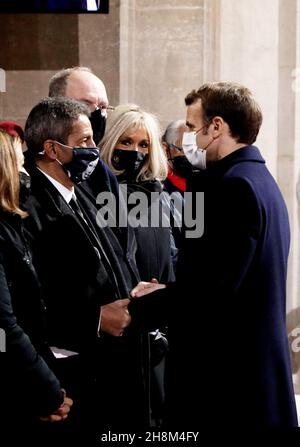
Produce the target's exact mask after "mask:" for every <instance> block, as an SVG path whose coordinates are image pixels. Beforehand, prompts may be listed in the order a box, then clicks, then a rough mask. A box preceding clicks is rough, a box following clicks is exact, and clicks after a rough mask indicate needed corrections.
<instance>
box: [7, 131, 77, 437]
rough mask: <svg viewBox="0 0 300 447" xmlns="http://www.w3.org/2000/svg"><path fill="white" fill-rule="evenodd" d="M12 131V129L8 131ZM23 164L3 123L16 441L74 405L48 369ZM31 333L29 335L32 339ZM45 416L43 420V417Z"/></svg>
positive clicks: (10, 393)
mask: <svg viewBox="0 0 300 447" xmlns="http://www.w3.org/2000/svg"><path fill="white" fill-rule="evenodd" d="M8 132H11V133H12V134H10V133H8ZM19 192H20V181H19V167H18V160H17V156H16V148H15V136H14V134H13V130H12V128H10V129H8V130H7V131H4V130H2V129H1V126H0V329H1V332H0V335H1V341H2V343H1V348H2V350H3V349H4V350H5V351H6V352H5V354H2V356H1V360H3V361H2V362H1V369H0V395H1V409H0V418H1V427H2V428H1V430H2V429H3V430H8V432H9V436H10V438H9V439H10V440H11V443H12V444H14V442H13V441H12V439H13V440H16V439H17V437H18V436H19V435H20V436H21V437H22V440H23V441H24V439H25V437H26V433H28V435H29V431H30V430H31V428H32V427H33V425H34V427H36V428H39V424H41V425H42V426H43V424H45V421H60V420H62V419H65V418H66V417H67V413H68V411H69V408H70V406H71V404H72V402H71V400H70V399H68V398H66V397H65V393H64V392H63V391H62V390H61V388H60V384H59V382H58V380H57V378H56V377H55V375H54V374H53V373H52V371H51V370H50V369H49V367H48V365H47V363H46V362H45V360H44V359H43V358H42V356H41V355H39V354H38V352H40V353H43V356H44V357H45V358H49V359H50V357H51V352H50V350H48V349H47V347H46V343H45V338H44V333H43V328H42V326H43V319H44V315H43V301H42V296H41V290H40V285H39V282H38V279H37V277H36V273H35V270H34V267H33V264H32V259H31V254H30V250H29V247H28V245H27V242H26V240H25V239H24V235H23V226H22V220H23V219H24V218H26V216H27V214H26V213H25V212H24V211H23V210H22V209H21V208H20V206H19ZM29 337H30V338H29ZM41 420H42V421H41Z"/></svg>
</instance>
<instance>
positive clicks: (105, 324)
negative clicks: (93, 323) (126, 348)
mask: <svg viewBox="0 0 300 447" xmlns="http://www.w3.org/2000/svg"><path fill="white" fill-rule="evenodd" d="M129 303H130V300H129V299H124V300H117V301H114V302H113V303H109V304H105V305H104V306H101V326H100V328H101V331H103V332H106V333H107V334H110V335H113V336H114V337H120V336H122V335H123V332H124V330H125V329H126V328H127V326H129V324H130V322H131V316H130V315H129V312H128V304H129Z"/></svg>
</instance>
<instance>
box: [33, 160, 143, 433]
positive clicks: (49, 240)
mask: <svg viewBox="0 0 300 447" xmlns="http://www.w3.org/2000/svg"><path fill="white" fill-rule="evenodd" d="M30 175H31V195H30V197H29V199H28V200H27V204H26V205H27V210H28V211H29V213H30V216H29V218H28V219H26V230H27V234H28V236H29V237H30V241H31V245H32V249H33V254H34V259H35V260H36V265H37V266H38V273H39V275H40V280H41V283H42V287H43V290H44V293H45V300H46V304H47V322H48V333H49V335H48V337H49V342H50V345H51V346H53V345H54V346H57V347H59V348H65V349H69V350H72V351H75V352H79V353H80V355H79V359H78V364H76V361H77V360H76V357H75V358H73V359H72V358H71V359H70V360H68V361H67V362H65V361H60V360H58V361H57V371H58V376H59V377H60V378H62V383H63V384H64V385H65V388H66V390H67V392H69V390H71V392H69V394H71V397H72V396H73V397H74V400H75V401H78V399H83V403H84V407H83V413H82V415H83V416H84V413H85V416H87V418H88V419H92V416H94V417H95V419H96V421H95V423H96V425H97V428H98V432H99V430H100V427H106V428H107V427H108V426H112V425H114V426H115V427H120V426H123V427H124V426H126V427H141V426H145V424H146V422H147V413H148V408H147V405H146V400H147V397H146V394H145V392H146V390H145V376H144V366H143V365H144V363H143V355H144V354H143V341H142V339H141V337H140V334H141V331H140V328H139V327H132V328H131V327H129V328H128V330H127V331H126V333H125V334H124V336H123V337H112V336H109V335H106V334H103V333H102V334H101V336H100V338H98V337H97V335H96V334H97V327H98V319H99V314H100V306H101V305H103V304H106V303H109V302H112V301H114V300H116V299H119V298H127V297H128V294H129V291H130V290H131V288H132V287H133V286H135V285H136V283H137V281H138V277H137V275H138V272H137V274H135V270H136V267H134V255H135V245H134V244H135V239H134V238H129V239H128V238H127V236H125V242H124V245H121V244H120V243H119V239H118V237H117V235H118V232H113V231H112V230H111V229H110V228H100V227H99V226H98V225H97V221H96V215H97V209H96V208H95V202H94V201H93V200H92V199H90V193H89V192H88V191H87V190H86V189H85V188H84V187H82V186H79V187H75V193H76V197H77V200H78V202H79V203H80V205H81V208H83V209H84V211H85V213H86V215H88V218H89V220H90V222H91V223H92V224H93V227H94V230H95V232H96V233H97V235H98V238H99V240H100V241H101V243H102V245H103V246H104V247H105V252H106V254H107V256H108V258H109V260H110V263H111V265H112V267H113V270H114V274H115V275H114V276H115V279H114V277H113V275H111V272H107V271H106V266H105V264H104V263H103V262H102V259H99V256H98V255H97V253H96V251H95V248H94V242H93V241H91V240H90V239H89V237H88V236H87V234H86V231H85V229H84V228H83V227H82V225H81V223H80V221H79V220H78V218H77V217H76V216H75V215H74V213H73V212H72V210H71V209H70V207H69V206H68V204H67V203H66V202H65V200H64V199H63V197H62V196H61V194H60V193H59V192H58V191H57V189H56V188H55V187H54V186H53V185H52V183H51V182H50V181H49V180H48V179H47V178H46V177H45V176H44V174H43V173H41V172H40V171H39V170H38V169H37V168H36V167H31V168H30ZM100 252H101V250H100ZM66 363H68V365H67V364H66ZM76 375H77V376H78V375H80V377H78V379H79V382H80V383H79V384H78V381H75V383H73V382H74V380H73V376H76ZM80 389H81V390H83V391H84V394H85V396H82V395H79V396H78V395H77V394H78V390H80ZM72 393H73V394H72ZM79 394H81V393H79ZM85 399H86V400H85ZM97 402H99V405H98V404H97ZM74 406H75V404H74ZM91 409H92V410H93V414H92V415H91V413H90V410H91ZM74 413H75V410H74V407H73V409H72V412H71V416H70V418H72V417H73V414H74ZM75 425H76V426H77V425H78V424H76V423H75ZM91 430H92V429H91ZM72 431H73V432H74V430H73V428H72Z"/></svg>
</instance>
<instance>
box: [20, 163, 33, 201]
mask: <svg viewBox="0 0 300 447" xmlns="http://www.w3.org/2000/svg"><path fill="white" fill-rule="evenodd" d="M19 179H20V192H19V196H20V199H19V200H20V205H21V206H22V204H24V203H25V202H26V200H27V199H28V197H29V194H30V185H31V179H30V176H29V175H28V174H26V173H25V172H23V171H21V172H19Z"/></svg>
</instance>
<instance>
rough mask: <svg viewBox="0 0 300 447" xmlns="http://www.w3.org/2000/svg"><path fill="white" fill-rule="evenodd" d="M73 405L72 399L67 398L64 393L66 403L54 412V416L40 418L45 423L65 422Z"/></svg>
mask: <svg viewBox="0 0 300 447" xmlns="http://www.w3.org/2000/svg"><path fill="white" fill-rule="evenodd" d="M63 391H64V390H63ZM72 405H73V401H72V399H70V398H69V397H67V396H66V393H65V391H64V401H63V403H62V404H61V406H60V407H59V408H58V409H57V410H56V411H54V413H53V414H50V415H49V416H43V417H39V419H40V420H41V421H44V422H58V421H64V420H65V419H66V418H67V417H68V413H69V411H70V408H71V407H72Z"/></svg>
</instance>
